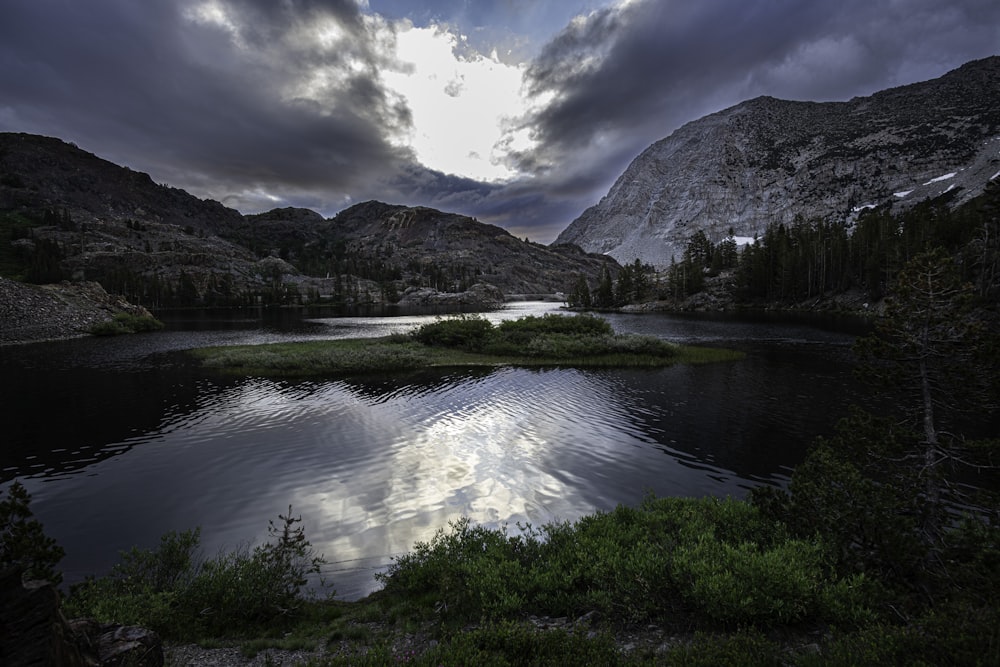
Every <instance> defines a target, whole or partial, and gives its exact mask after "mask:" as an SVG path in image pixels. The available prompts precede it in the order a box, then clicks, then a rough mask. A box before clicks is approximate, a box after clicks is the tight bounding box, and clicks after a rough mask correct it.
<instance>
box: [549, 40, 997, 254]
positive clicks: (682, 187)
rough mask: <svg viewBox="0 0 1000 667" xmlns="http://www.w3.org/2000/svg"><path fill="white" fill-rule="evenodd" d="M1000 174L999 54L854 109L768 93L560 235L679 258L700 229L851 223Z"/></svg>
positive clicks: (668, 153)
mask: <svg viewBox="0 0 1000 667" xmlns="http://www.w3.org/2000/svg"><path fill="white" fill-rule="evenodd" d="M998 176H1000V57H992V58H987V59H984V60H979V61H974V62H971V63H968V64H966V65H964V66H962V67H960V68H958V69H956V70H954V71H952V72H949V73H948V74H946V75H944V76H943V77H941V78H939V79H934V80H931V81H926V82H922V83H916V84H912V85H908V86H902V87H899V88H893V89H889V90H885V91H882V92H879V93H875V94H874V95H871V96H867V97H857V98H854V99H852V100H850V101H847V102H822V103H819V102H795V101H788V100H780V99H776V98H773V97H757V98H754V99H752V100H748V101H746V102H743V103H742V104H739V105H736V106H734V107H730V108H728V109H725V110H723V111H719V112H717V113H714V114H711V115H709V116H706V117H704V118H701V119H699V120H696V121H693V122H690V123H688V124H686V125H684V126H683V127H681V128H679V129H678V130H676V131H675V132H674V133H673V134H671V135H670V136H668V137H666V138H664V139H661V140H660V141H657V142H656V143H654V144H653V145H651V146H650V147H649V148H647V149H646V150H645V151H643V153H642V154H640V155H639V156H638V157H637V158H636V159H635V160H634V161H633V162H632V164H631V165H629V167H628V168H627V169H626V170H625V172H624V173H623V174H622V175H621V177H619V179H618V180H617V181H616V182H615V184H614V185H613V186H612V187H611V190H610V191H609V192H608V194H607V195H606V196H605V197H604V198H602V199H601V201H600V202H599V203H598V204H597V205H595V206H593V207H591V208H589V209H587V210H586V211H584V213H583V214H582V215H581V216H580V217H579V218H577V219H576V220H574V221H573V222H572V223H571V224H570V225H569V227H567V228H566V229H565V230H564V231H563V232H562V234H560V235H559V237H558V238H557V239H556V243H575V244H578V245H579V246H581V247H582V248H584V249H585V250H588V251H591V252H601V253H607V254H610V255H611V256H613V257H614V258H615V259H617V260H619V261H620V262H622V263H627V262H631V261H632V260H634V259H636V258H638V259H640V260H642V261H644V262H649V263H652V264H656V265H665V264H668V263H669V262H670V260H671V257H675V258H677V259H680V255H681V253H682V252H683V249H684V247H685V246H686V244H687V242H688V240H689V239H690V238H691V236H692V235H693V234H694V233H695V232H696V231H698V230H703V231H705V233H706V234H707V235H708V236H709V238H710V239H711V240H713V241H718V240H721V239H722V238H724V237H725V236H726V235H727V234H728V233H729V232H730V230H731V231H732V232H734V233H735V234H736V235H737V236H748V237H751V236H754V235H756V234H759V233H761V232H763V230H764V228H765V227H766V226H767V225H768V224H769V223H771V222H786V223H787V222H791V221H793V220H794V219H795V218H796V217H797V216H804V217H806V218H823V219H830V220H837V221H841V222H843V223H844V224H850V223H851V222H852V221H853V220H855V219H856V218H857V216H858V214H859V213H860V212H861V211H863V210H864V209H866V208H869V207H875V206H886V205H890V206H893V207H896V208H901V207H906V206H909V205H912V204H915V203H917V202H919V201H922V200H924V199H927V198H933V197H937V196H940V195H942V194H944V193H946V192H950V191H954V197H953V200H952V201H953V203H954V204H956V205H957V204H960V203H962V202H965V201H968V200H969V199H971V198H972V197H974V196H975V195H977V194H979V193H980V192H982V190H983V188H984V187H985V185H986V183H987V182H988V181H989V180H991V179H992V178H996V177H998Z"/></svg>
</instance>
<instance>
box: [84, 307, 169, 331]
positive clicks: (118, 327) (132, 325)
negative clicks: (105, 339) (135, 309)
mask: <svg viewBox="0 0 1000 667" xmlns="http://www.w3.org/2000/svg"><path fill="white" fill-rule="evenodd" d="M162 328H163V322H161V321H159V320H158V319H156V318H155V317H152V316H150V315H133V314H131V313H115V314H114V317H112V318H111V319H110V320H106V321H104V322H98V323H97V324H95V325H94V326H92V327H91V328H90V333H91V334H93V335H94V336H119V335H122V334H129V333H142V332H145V331H159V330H160V329H162Z"/></svg>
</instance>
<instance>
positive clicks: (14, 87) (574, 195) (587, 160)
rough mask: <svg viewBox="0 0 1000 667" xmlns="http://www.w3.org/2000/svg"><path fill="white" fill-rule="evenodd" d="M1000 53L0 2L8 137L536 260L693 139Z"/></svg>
mask: <svg viewBox="0 0 1000 667" xmlns="http://www.w3.org/2000/svg"><path fill="white" fill-rule="evenodd" d="M997 54H1000V2H996V0H950V1H948V2H944V1H942V0H837V1H836V2H834V1H832V0H831V1H829V2H828V1H827V0H551V1H545V0H3V6H2V8H0V131H15V132H32V133H38V134H45V135H50V136H57V137H60V138H62V139H65V140H67V141H72V142H74V143H76V144H77V145H79V146H80V147H81V148H83V149H85V150H87V151H90V152H92V153H96V154H97V155H99V156H101V157H104V158H106V159H109V160H111V161H113V162H116V163H118V164H122V165H127V166H129V167H131V168H132V169H136V170H139V171H145V172H148V173H149V174H150V175H151V176H152V177H153V179H154V180H155V181H157V182H161V183H167V184H169V185H172V186H175V187H181V188H184V189H186V190H188V191H189V192H191V193H193V194H195V195H198V196H200V197H209V198H212V199H217V200H219V201H222V202H224V203H225V204H227V205H229V206H232V207H234V208H236V209H239V210H241V211H243V212H245V213H251V212H258V211H262V210H267V209H270V208H275V207H279V206H304V207H308V208H312V209H314V210H317V211H319V212H320V213H322V214H324V215H326V216H331V215H333V214H335V213H336V212H337V211H339V210H341V209H343V208H345V207H347V206H349V205H351V204H353V203H357V202H361V201H365V200H368V199H379V200H382V201H387V202H391V203H399V204H409V205H418V204H419V205H426V206H433V207H435V208H439V209H442V210H447V211H454V212H458V213H465V214H467V215H472V216H475V217H477V218H478V219H479V220H481V221H484V222H491V223H494V224H499V225H501V226H503V227H505V228H507V229H508V230H510V231H511V232H512V233H514V234H515V235H517V236H520V237H525V236H526V237H529V238H531V239H532V240H534V241H538V242H541V243H549V242H551V241H552V240H553V239H554V238H555V237H556V235H557V234H558V233H559V232H560V231H562V230H563V229H564V228H565V227H566V226H567V225H568V224H569V223H570V222H571V221H572V220H573V219H574V218H576V217H577V216H578V215H579V214H580V213H581V212H582V211H583V210H584V209H585V208H587V207H588V206H591V205H593V204H595V203H597V201H598V200H599V199H600V198H601V196H603V195H604V194H606V192H607V190H608V188H609V187H610V186H611V184H612V183H613V182H614V180H615V179H616V178H617V177H618V176H619V175H620V174H621V172H622V171H623V170H624V169H625V167H626V166H627V165H628V163H629V162H630V161H631V160H632V159H633V158H634V157H635V156H636V155H638V154H639V153H640V152H641V151H642V150H643V149H645V148H646V147H647V146H648V145H649V144H651V143H652V142H654V141H656V140H658V139H661V138H663V137H665V136H667V135H669V134H670V133H671V132H672V131H673V130H675V129H676V128H678V127H679V126H681V125H683V124H684V123H686V122H688V121H691V120H694V119H696V118H699V117H701V116H703V115H705V114H707V113H711V112H713V111H718V110H720V109H723V108H726V107H728V106H731V105H733V104H737V103H739V102H741V101H743V100H746V99H750V98H752V97H756V96H758V95H772V96H775V97H780V98H785V99H797V100H816V101H827V100H846V99H850V98H851V97H854V96H857V95H868V94H871V93H873V92H875V91H877V90H881V89H883V88H887V87H891V86H897V85H903V84H907V83H912V82H915V81H922V80H926V79H930V78H934V77H937V76H940V75H942V74H944V73H945V72H947V71H949V70H951V69H954V68H955V67H957V66H959V65H961V64H962V63H964V62H967V61H969V60H973V59H977V58H983V57H986V56H989V55H997Z"/></svg>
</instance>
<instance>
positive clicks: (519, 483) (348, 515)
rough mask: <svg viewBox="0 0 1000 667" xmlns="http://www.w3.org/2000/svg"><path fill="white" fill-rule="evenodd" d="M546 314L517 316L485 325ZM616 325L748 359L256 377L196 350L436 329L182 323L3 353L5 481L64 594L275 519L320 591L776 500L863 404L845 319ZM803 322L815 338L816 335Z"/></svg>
mask: <svg viewBox="0 0 1000 667" xmlns="http://www.w3.org/2000/svg"><path fill="white" fill-rule="evenodd" d="M554 310H556V305H554V304H544V303H524V304H516V305H514V306H513V307H512V308H511V309H510V310H508V311H504V312H501V313H492V314H489V315H488V317H489V318H490V319H491V320H494V321H497V320H499V319H501V318H506V317H517V316H520V315H522V314H526V313H530V314H539V313H543V312H551V311H554ZM607 317H608V319H609V320H611V322H612V324H613V325H614V326H615V328H616V329H618V330H621V331H636V332H641V333H649V334H653V335H657V336H660V337H663V338H665V339H668V340H675V341H681V342H694V343H703V344H712V345H725V346H728V347H738V348H740V349H743V350H745V351H746V352H747V357H746V359H744V360H742V361H738V362H732V363H720V364H712V365H705V366H677V367H670V368H663V369H639V370H613V369H611V370H603V369H602V370H574V369H520V368H500V369H476V370H460V371H456V370H454V369H449V370H425V371H420V372H413V373H406V374H393V375H377V376H361V377H348V378H343V377H341V378H326V379H310V380H294V381H293V380H274V379H267V378H232V377H226V376H221V375H218V374H213V373H209V372H206V371H203V370H201V369H199V368H197V367H196V366H194V365H193V364H192V363H191V362H190V360H189V359H188V358H187V357H186V356H185V355H184V354H183V352H181V351H182V350H184V349H187V348H190V347H194V346H200V345H209V344H212V345H218V344H236V343H259V342H271V341H278V340H301V339H319V338H338V337H358V336H365V337H373V336H381V335H386V334H388V333H393V332H401V331H407V330H411V329H412V328H414V327H416V326H418V325H419V324H420V323H422V322H426V321H429V320H432V319H433V316H419V315H406V316H399V317H388V318H387V317H346V318H345V317H323V316H314V317H309V316H306V317H302V316H300V315H296V314H291V315H289V314H287V313H284V314H281V316H280V317H266V318H262V317H259V316H254V315H248V316H246V317H241V318H233V317H219V318H218V319H212V318H211V317H208V318H206V316H204V315H203V314H200V315H198V316H197V317H193V316H183V315H182V316H179V317H175V318H173V319H170V320H168V325H169V328H168V330H167V331H164V332H160V333H157V334H150V335H140V336H131V337H125V338H116V339H81V340H74V341H67V342H61V343H46V344H38V345H29V346H18V347H12V348H10V347H9V348H0V371H2V372H3V377H4V382H3V387H2V389H0V405H2V406H3V410H4V416H5V424H7V432H8V436H7V438H6V444H5V446H4V448H3V453H2V455H0V481H3V482H5V483H9V481H10V480H12V479H14V478H18V479H21V480H22V482H23V483H25V485H26V486H27V487H28V490H29V491H30V492H31V493H32V495H33V497H34V500H33V507H34V510H35V512H36V514H37V515H38V517H39V518H40V519H41V520H42V521H43V523H44V524H45V528H46V531H47V532H48V533H49V534H50V535H52V536H53V537H55V538H56V539H57V540H58V541H59V542H60V544H62V546H64V547H65V548H66V550H67V552H68V556H67V558H66V560H65V561H64V562H63V566H64V570H65V571H66V577H67V580H69V581H73V580H78V579H79V578H81V577H82V576H83V575H84V574H88V573H94V572H97V573H100V572H104V571H106V570H107V568H108V567H110V565H111V563H113V562H114V561H115V560H116V558H117V552H118V551H119V550H122V549H126V548H128V547H130V546H132V545H133V544H139V545H142V546H147V547H149V546H153V545H155V544H156V542H157V541H158V538H159V536H160V535H161V534H162V533H164V532H165V531H167V530H181V529H186V528H191V527H194V526H201V527H202V535H203V544H204V546H205V550H206V552H207V553H209V554H211V553H214V552H216V551H217V550H219V549H222V548H234V547H236V546H238V545H240V544H241V543H255V542H259V541H260V540H262V539H264V538H265V537H266V527H267V521H268V519H273V518H275V517H276V516H277V515H278V513H279V512H281V513H283V512H284V511H286V510H287V508H288V505H289V504H291V505H292V506H293V511H294V513H295V514H296V515H299V514H301V515H302V517H303V520H304V521H303V523H304V526H305V528H306V532H307V535H308V536H309V538H310V539H311V541H312V542H313V545H314V546H315V547H316V548H317V550H318V551H321V552H323V553H324V554H325V555H326V556H327V559H328V560H329V561H331V564H330V565H329V566H328V568H327V574H328V575H329V576H330V578H331V579H332V581H333V583H334V585H335V586H336V588H337V591H338V595H339V596H341V597H346V598H355V597H358V596H361V595H364V594H366V593H368V592H370V591H371V590H372V589H373V586H374V582H373V579H372V575H373V573H374V572H375V571H377V570H378V569H380V568H383V567H384V566H385V565H386V564H387V563H388V562H390V559H391V558H392V557H393V556H394V555H399V554H401V553H404V552H406V551H408V550H409V549H410V548H411V547H412V546H413V543H414V542H415V541H417V540H427V539H429V538H430V537H431V536H432V535H433V534H434V532H435V531H436V530H438V529H439V528H442V527H446V526H447V524H448V522H449V521H453V520H455V519H458V518H459V517H462V516H468V517H471V518H472V519H473V520H475V521H477V522H480V523H484V524H487V525H491V526H497V525H501V524H504V523H507V524H509V525H510V527H511V528H512V529H514V530H516V528H515V524H516V523H517V522H522V523H524V522H530V523H532V524H536V525H538V524H541V523H544V522H548V521H553V520H573V519H576V518H578V517H580V516H582V515H583V514H587V513H590V512H592V511H594V510H607V509H611V508H613V507H614V506H615V505H617V504H618V503H628V504H634V503H636V502H638V501H640V500H641V498H642V496H643V495H644V494H645V493H656V494H658V495H672V496H704V495H716V496H726V495H731V496H735V497H742V496H744V495H745V494H746V492H747V490H748V489H749V488H752V487H753V486H755V485H758V484H762V483H764V484H778V485H780V484H784V483H785V482H787V479H788V475H789V474H790V471H791V468H792V466H794V465H795V464H797V463H798V462H799V461H801V459H802V457H803V456H804V453H805V448H806V446H807V445H808V443H809V442H810V441H811V440H812V438H813V437H814V436H815V435H817V434H821V433H828V432H829V430H830V428H831V427H832V425H833V423H834V422H835V421H836V419H838V418H839V417H840V416H842V415H843V414H844V413H845V412H846V409H847V406H848V405H849V404H850V403H852V402H856V401H859V400H861V401H864V400H865V398H864V396H865V392H864V390H863V389H862V388H861V387H859V386H858V385H857V384H856V383H855V382H854V381H853V380H852V377H851V373H850V369H851V359H850V353H849V346H850V343H851V342H852V341H853V339H854V333H856V331H857V330H856V329H852V328H851V327H847V328H846V329H845V327H844V326H843V325H844V323H843V322H837V323H831V322H829V321H826V322H789V321H787V320H781V319H775V318H751V319H747V318H734V317H732V316H691V317H679V316H667V315H622V314H615V315H609V316H607ZM817 325H821V326H817Z"/></svg>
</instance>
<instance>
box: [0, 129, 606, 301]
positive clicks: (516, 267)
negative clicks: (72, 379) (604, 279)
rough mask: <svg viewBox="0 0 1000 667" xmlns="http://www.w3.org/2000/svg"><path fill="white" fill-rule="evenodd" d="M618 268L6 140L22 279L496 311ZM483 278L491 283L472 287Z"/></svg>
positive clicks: (511, 240) (134, 293)
mask: <svg viewBox="0 0 1000 667" xmlns="http://www.w3.org/2000/svg"><path fill="white" fill-rule="evenodd" d="M605 267H607V268H609V269H610V270H611V271H612V272H616V271H617V269H618V268H619V267H618V266H617V264H616V263H615V262H614V260H612V259H610V258H607V257H603V256H597V255H587V254H586V253H583V252H581V251H579V250H578V249H572V248H565V247H563V248H554V249H553V248H548V247H545V246H541V245H539V244H534V243H530V242H528V241H522V240H519V239H516V238H515V237H513V236H512V235H511V234H509V233H508V232H506V231H505V230H503V229H501V228H499V227H495V226H493V225H486V224H483V223H480V222H478V221H476V220H475V219H473V218H469V217H467V216H462V215H459V214H454V213H446V212H442V211H437V210H435V209H430V208H425V207H409V206H403V205H393V204H384V203H381V202H363V203H360V204H356V205H354V206H352V207H350V208H348V209H345V210H344V211H341V212H340V213H338V214H337V215H336V216H334V217H333V218H329V219H326V218H323V216H322V215H320V214H319V213H316V212H315V211H311V210H308V209H297V208H278V209H273V210H271V211H267V212H264V213H259V214H249V215H243V214H241V213H240V212H238V211H235V210H233V209H230V208H227V207H226V206H224V205H223V204H221V203H219V202H217V201H214V200H210V199H199V198H197V197H194V196H193V195H190V194H189V193H187V192H185V191H183V190H180V189H177V188H172V187H170V186H167V185H162V184H156V183H154V182H153V180H152V179H151V178H150V177H149V175H148V174H145V173H142V172H137V171H133V170H131V169H129V168H128V167H122V166H119V165H116V164H114V163H112V162H110V161H108V160H105V159H103V158H100V157H98V156H96V155H94V154H92V153H88V152H86V151H84V150H81V149H80V148H78V147H76V146H75V145H73V144H70V143H67V142H64V141H62V140H61V139H58V138H54V137H43V136H39V135H30V134H24V133H0V274H2V273H4V270H6V273H7V275H8V276H9V277H10V276H11V275H12V274H17V273H18V272H19V273H20V274H24V275H19V276H18V277H21V278H25V277H27V278H29V280H31V281H32V282H54V281H58V280H61V279H72V280H96V281H98V282H100V283H101V284H102V285H103V286H104V288H105V289H107V290H108V291H109V292H111V293H116V294H118V293H120V294H124V295H125V296H127V297H129V298H130V299H132V300H134V301H136V302H138V303H142V304H143V305H148V306H150V307H153V308H156V307H166V306H175V305H252V304H259V303H301V302H316V301H318V300H320V298H322V299H323V301H325V302H336V303H339V304H343V305H361V304H384V303H397V302H407V301H408V300H414V299H415V300H417V301H418V302H420V303H424V302H431V303H433V302H436V301H437V302H441V303H447V304H468V305H474V304H475V303H480V305H496V302H497V299H498V298H499V297H498V296H497V294H498V293H496V292H490V291H489V289H486V288H485V286H487V285H488V286H490V288H491V289H492V288H495V289H498V290H499V291H500V292H503V293H504V294H508V295H510V294H521V293H532V294H542V293H545V294H551V293H555V292H566V291H569V290H570V289H571V288H572V286H573V284H574V283H575V281H576V280H577V279H578V278H579V276H581V275H583V276H586V277H587V278H588V279H590V280H591V281H592V282H595V283H596V281H597V279H598V277H599V276H600V274H601V272H602V270H603V269H604V268H605ZM477 283H482V284H483V285H484V287H481V288H479V289H477V290H475V291H470V288H472V287H473V286H474V285H476V284H477ZM466 293H467V297H468V298H466V297H463V296H461V295H463V294H466ZM484 297H487V298H486V302H484Z"/></svg>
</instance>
